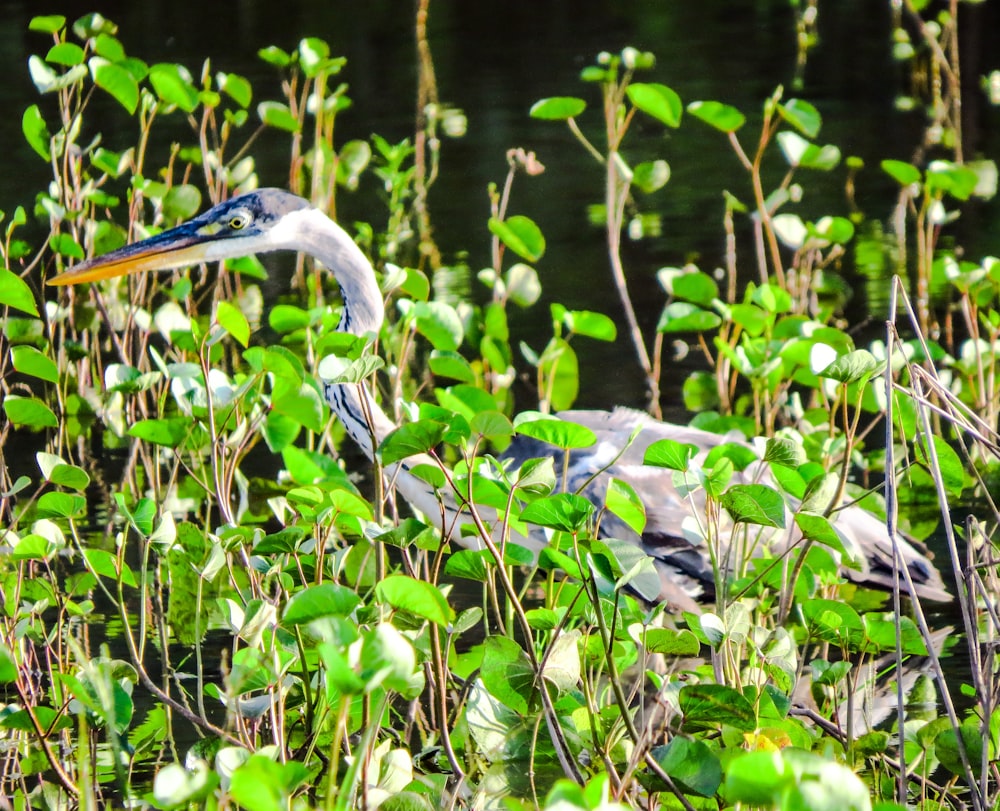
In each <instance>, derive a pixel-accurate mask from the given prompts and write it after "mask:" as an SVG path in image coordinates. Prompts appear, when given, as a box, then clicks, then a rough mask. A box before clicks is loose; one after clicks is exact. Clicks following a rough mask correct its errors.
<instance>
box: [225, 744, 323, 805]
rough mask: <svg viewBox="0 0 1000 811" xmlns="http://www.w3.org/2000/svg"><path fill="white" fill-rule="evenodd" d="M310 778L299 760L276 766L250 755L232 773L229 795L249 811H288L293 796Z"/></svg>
mask: <svg viewBox="0 0 1000 811" xmlns="http://www.w3.org/2000/svg"><path fill="white" fill-rule="evenodd" d="M308 778H309V772H308V771H307V770H306V767H305V766H303V765H302V764H301V763H299V762H298V761H297V760H289V761H288V762H286V763H277V762H275V761H274V760H272V759H271V758H269V757H267V756H266V755H251V756H250V759H249V760H247V761H246V762H245V763H244V764H242V765H241V766H240V767H239V768H238V769H236V771H234V772H233V775H232V777H231V778H230V783H229V794H231V795H232V797H233V799H234V800H236V802H237V803H239V804H240V805H241V806H242V807H243V808H246V809H247V811H285V809H288V808H290V807H291V806H292V794H294V793H295V791H296V790H297V789H298V788H299V787H300V786H302V785H303V784H305V782H306V781H307V780H308Z"/></svg>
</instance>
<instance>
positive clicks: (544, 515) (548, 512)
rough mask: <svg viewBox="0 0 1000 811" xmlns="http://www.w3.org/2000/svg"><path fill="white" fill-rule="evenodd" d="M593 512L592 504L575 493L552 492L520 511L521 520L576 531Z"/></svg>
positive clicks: (585, 522) (551, 527) (550, 527)
mask: <svg viewBox="0 0 1000 811" xmlns="http://www.w3.org/2000/svg"><path fill="white" fill-rule="evenodd" d="M593 514H594V505H593V504H591V503H590V501H589V500H588V499H586V498H584V497H583V496H580V495H577V494H576V493H554V494H553V495H550V496H543V497H542V498H539V499H536V500H535V501H532V502H531V503H530V504H528V505H527V506H526V507H525V508H524V509H523V510H522V511H521V520H522V521H526V522H527V523H529V524H538V525H539V526H542V527H548V528H549V529H558V530H563V531H564V532H578V531H580V530H581V529H583V527H584V526H586V524H587V522H588V521H589V520H590V517H591V516H592V515H593Z"/></svg>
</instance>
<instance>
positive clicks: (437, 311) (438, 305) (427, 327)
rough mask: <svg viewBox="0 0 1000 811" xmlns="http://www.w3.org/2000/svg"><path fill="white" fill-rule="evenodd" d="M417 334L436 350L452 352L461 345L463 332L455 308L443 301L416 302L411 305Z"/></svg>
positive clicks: (460, 320)
mask: <svg viewBox="0 0 1000 811" xmlns="http://www.w3.org/2000/svg"><path fill="white" fill-rule="evenodd" d="M413 317H414V319H415V321H416V327H417V332H419V333H420V334H421V335H423V336H424V337H425V338H426V339H427V340H428V341H430V342H431V345H432V346H433V347H434V348H435V349H438V350H443V351H448V352H453V351H454V350H456V349H458V347H459V346H461V344H462V340H463V339H464V337H465V330H464V329H463V327H462V319H461V318H459V316H458V313H457V312H456V311H455V308H454V307H452V306H451V305H450V304H447V303H445V302H443V301H418V302H416V303H415V304H414V305H413Z"/></svg>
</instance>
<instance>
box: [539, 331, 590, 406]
mask: <svg viewBox="0 0 1000 811" xmlns="http://www.w3.org/2000/svg"><path fill="white" fill-rule="evenodd" d="M539 368H540V370H541V374H542V377H543V378H544V379H545V380H547V381H548V384H547V386H546V390H547V392H548V400H549V403H550V404H551V405H552V407H553V408H554V409H555V410H556V411H565V410H566V409H567V408H570V407H571V406H572V405H573V402H574V401H575V400H576V396H577V394H579V392H580V361H579V358H577V355H576V352H575V351H574V349H573V347H572V346H570V344H569V342H568V341H567V340H566V339H565V338H560V337H553V338H552V339H550V340H549V343H548V345H547V346H546V347H545V351H544V352H543V353H542V357H541V361H540V363H539Z"/></svg>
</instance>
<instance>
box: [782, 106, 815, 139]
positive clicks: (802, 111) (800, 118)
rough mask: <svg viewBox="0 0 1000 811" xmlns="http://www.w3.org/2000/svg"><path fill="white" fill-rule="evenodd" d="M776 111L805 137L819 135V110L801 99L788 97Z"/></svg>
mask: <svg viewBox="0 0 1000 811" xmlns="http://www.w3.org/2000/svg"><path fill="white" fill-rule="evenodd" d="M778 113H779V114H780V115H781V117H782V118H783V119H785V121H787V122H788V123H789V124H791V125H792V126H793V127H795V129H797V130H798V131H799V132H801V133H802V134H803V135H805V136H806V137H807V138H815V137H816V136H817V135H819V130H820V127H821V126H822V125H823V118H822V117H821V116H820V114H819V110H817V109H816V108H815V107H814V106H813V105H812V104H810V103H809V102H808V101H803V100H802V99H789V100H788V101H786V102H785V103H784V104H779V105H778Z"/></svg>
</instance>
